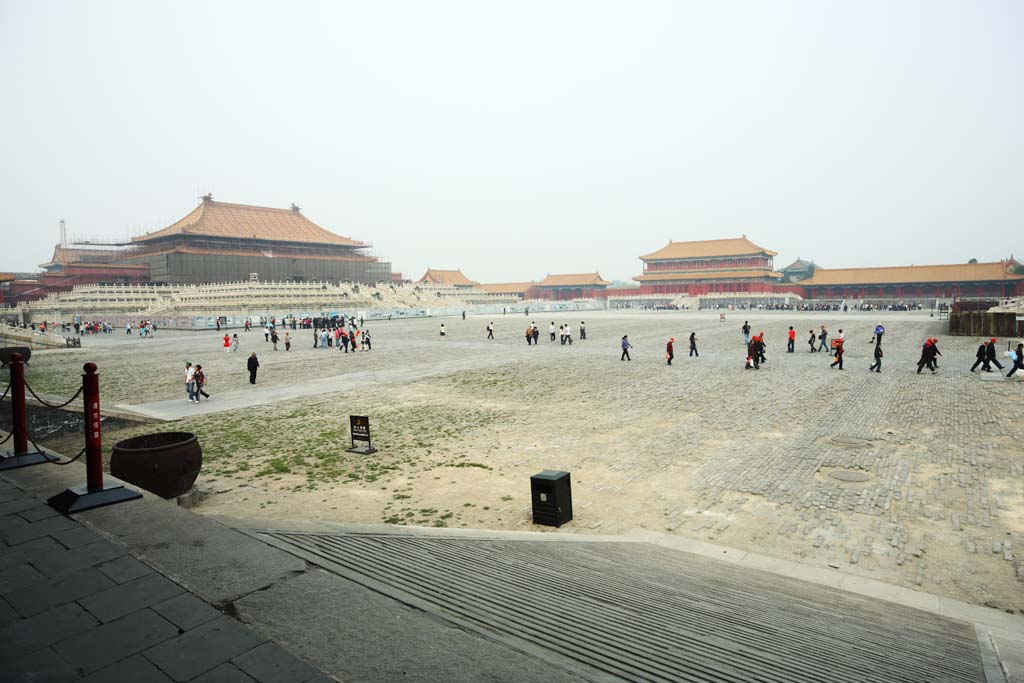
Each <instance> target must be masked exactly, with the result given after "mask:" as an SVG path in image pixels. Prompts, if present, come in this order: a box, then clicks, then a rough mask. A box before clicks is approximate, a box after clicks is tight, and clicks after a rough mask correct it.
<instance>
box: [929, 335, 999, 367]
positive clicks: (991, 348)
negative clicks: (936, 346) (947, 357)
mask: <svg viewBox="0 0 1024 683" xmlns="http://www.w3.org/2000/svg"><path fill="white" fill-rule="evenodd" d="M939 355H940V356H941V355H942V354H941V353H940V354H939ZM985 359H986V360H987V361H988V363H985V365H994V366H996V367H997V368H999V369H1000V370H1002V369H1003V365H1002V363H1000V362H999V359H998V358H996V338H995V337H992V340H991V341H990V342H989V343H988V351H986V352H985ZM988 371H989V372H992V368H988Z"/></svg>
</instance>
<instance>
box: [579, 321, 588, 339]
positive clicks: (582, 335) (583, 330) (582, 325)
mask: <svg viewBox="0 0 1024 683" xmlns="http://www.w3.org/2000/svg"><path fill="white" fill-rule="evenodd" d="M586 338H587V324H586V323H585V322H583V321H582V320H581V321H580V340H581V341H582V340H584V339H586Z"/></svg>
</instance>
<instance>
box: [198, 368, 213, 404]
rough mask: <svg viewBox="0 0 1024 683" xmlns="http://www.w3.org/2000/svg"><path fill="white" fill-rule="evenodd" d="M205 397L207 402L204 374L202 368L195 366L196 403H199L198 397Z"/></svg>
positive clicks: (207, 395) (208, 396)
mask: <svg viewBox="0 0 1024 683" xmlns="http://www.w3.org/2000/svg"><path fill="white" fill-rule="evenodd" d="M200 396H205V397H206V398H207V400H209V398H210V395H209V394H208V393H206V373H204V372H203V366H202V365H199V364H196V403H199V397H200Z"/></svg>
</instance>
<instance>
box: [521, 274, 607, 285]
mask: <svg viewBox="0 0 1024 683" xmlns="http://www.w3.org/2000/svg"><path fill="white" fill-rule="evenodd" d="M610 284H611V283H610V282H608V281H607V280H603V279H601V274H600V273H573V274H569V275H548V276H547V277H546V278H544V279H543V280H541V281H540V282H538V283H537V286H538V287H597V286H604V287H607V286H608V285H610Z"/></svg>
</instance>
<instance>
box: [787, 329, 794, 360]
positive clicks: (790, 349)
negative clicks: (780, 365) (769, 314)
mask: <svg viewBox="0 0 1024 683" xmlns="http://www.w3.org/2000/svg"><path fill="white" fill-rule="evenodd" d="M795 346H796V330H794V329H793V326H792V325H790V326H789V341H788V342H786V353H793V349H794V347H795Z"/></svg>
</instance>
